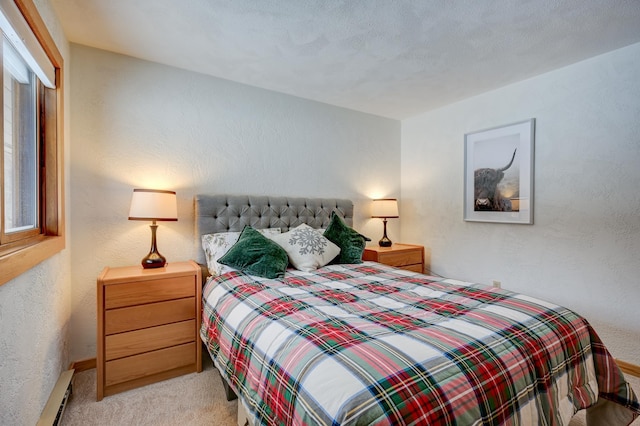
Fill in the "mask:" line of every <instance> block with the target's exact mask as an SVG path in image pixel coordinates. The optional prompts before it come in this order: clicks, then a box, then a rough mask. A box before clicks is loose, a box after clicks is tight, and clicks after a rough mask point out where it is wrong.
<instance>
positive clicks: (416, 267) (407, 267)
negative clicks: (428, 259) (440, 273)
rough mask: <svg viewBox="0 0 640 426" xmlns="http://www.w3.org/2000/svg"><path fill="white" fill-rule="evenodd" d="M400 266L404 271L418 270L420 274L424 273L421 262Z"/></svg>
mask: <svg viewBox="0 0 640 426" xmlns="http://www.w3.org/2000/svg"><path fill="white" fill-rule="evenodd" d="M401 268H402V269H404V270H406V271H412V272H420V273H421V274H424V270H423V269H424V267H423V266H422V263H418V264H415V265H403V266H401Z"/></svg>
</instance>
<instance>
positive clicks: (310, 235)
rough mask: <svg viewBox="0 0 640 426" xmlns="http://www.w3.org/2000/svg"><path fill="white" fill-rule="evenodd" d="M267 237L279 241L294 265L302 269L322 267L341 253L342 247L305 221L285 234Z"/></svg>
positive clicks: (308, 269) (311, 269) (309, 269)
mask: <svg viewBox="0 0 640 426" xmlns="http://www.w3.org/2000/svg"><path fill="white" fill-rule="evenodd" d="M266 237H267V238H270V239H272V240H273V241H275V242H276V243H278V245H280V246H281V247H282V248H283V249H284V250H285V251H286V252H287V254H288V255H289V262H291V264H292V265H293V267H294V268H296V269H299V270H301V271H307V272H309V271H313V270H315V269H318V268H321V267H323V266H324V265H326V264H327V263H329V262H331V261H332V260H333V259H335V257H336V256H337V255H338V254H340V247H338V246H337V245H335V244H333V243H332V242H331V241H329V240H328V239H326V238H325V237H324V236H323V235H322V234H320V233H319V232H317V231H316V230H315V229H313V228H312V227H310V226H309V225H307V224H304V223H303V224H302V225H300V226H298V227H296V228H294V229H292V230H290V231H289V232H285V233H284V234H277V235H267V236H266Z"/></svg>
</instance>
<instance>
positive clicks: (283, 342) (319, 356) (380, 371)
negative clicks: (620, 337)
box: [201, 262, 640, 425]
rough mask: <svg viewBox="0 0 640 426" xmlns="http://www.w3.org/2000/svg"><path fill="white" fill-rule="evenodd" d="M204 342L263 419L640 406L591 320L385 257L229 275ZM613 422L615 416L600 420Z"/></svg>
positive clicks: (214, 290)
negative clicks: (275, 275) (278, 273)
mask: <svg viewBox="0 0 640 426" xmlns="http://www.w3.org/2000/svg"><path fill="white" fill-rule="evenodd" d="M203 297H204V299H205V303H204V312H203V323H202V329H201V337H202V339H203V341H205V343H206V345H207V347H208V350H209V353H210V354H211V357H212V358H213V360H214V362H215V364H216V366H217V367H218V369H219V370H220V371H221V373H222V375H223V376H224V378H225V379H226V380H227V381H228V382H229V384H230V385H231V387H232V388H233V389H234V390H235V391H236V393H238V394H239V395H240V396H241V400H242V401H243V403H244V405H245V408H246V409H247V410H248V411H249V413H250V415H251V416H253V420H254V421H255V423H256V424H269V425H276V424H286V425H304V424H309V425H316V424H321V425H368V424H376V425H402V424H423V425H480V424H483V425H502V424H506V425H538V424H539V425H563V424H567V423H568V422H569V420H570V418H571V417H572V415H573V414H574V413H575V412H576V411H577V410H579V409H581V408H586V407H589V406H592V405H594V404H596V402H599V404H598V405H597V407H599V410H595V411H597V413H594V417H593V418H594V419H596V421H597V420H598V418H597V417H596V416H598V415H600V416H602V417H600V419H607V420H606V421H607V422H609V421H612V419H614V421H615V423H606V424H628V423H630V422H631V421H632V420H633V419H634V418H635V417H637V416H638V414H640V405H638V402H637V400H636V397H635V396H634V394H633V391H632V390H631V388H630V387H629V385H628V384H627V383H626V382H625V380H624V378H623V376H622V374H621V372H620V370H619V369H618V367H617V366H616V364H615V362H614V361H613V358H612V357H611V355H610V354H609V353H608V351H607V350H606V348H605V347H604V346H603V345H602V343H601V341H600V339H599V338H598V336H597V335H596V334H595V332H594V331H593V330H592V329H591V327H590V325H589V324H588V323H587V321H586V320H585V319H583V318H581V317H580V316H578V315H576V314H575V313H573V312H571V311H570V310H568V309H566V308H563V307H560V306H556V305H553V304H550V303H547V302H544V301H541V300H537V299H534V298H531V297H527V296H524V295H521V294H516V293H512V292H509V291H506V290H501V289H495V288H490V287H484V286H478V285H471V284H470V283H462V282H458V281H453V280H446V279H441V278H434V277H427V276H425V275H420V274H416V273H413V272H408V271H403V270H398V269H394V268H390V267H386V266H384V265H380V264H377V263H371V262H365V263H364V264H361V265H332V266H328V267H325V268H322V269H319V270H318V271H316V272H315V273H308V272H300V271H295V270H288V271H287V274H286V277H285V278H284V279H281V280H266V279H260V278H256V277H252V276H248V275H245V274H243V273H240V272H230V273H227V274H224V275H222V276H220V277H217V278H215V279H213V280H212V281H210V282H209V283H208V284H207V286H206V287H205V290H204V296H203ZM603 421H604V420H603Z"/></svg>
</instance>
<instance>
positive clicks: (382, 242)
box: [378, 235, 393, 247]
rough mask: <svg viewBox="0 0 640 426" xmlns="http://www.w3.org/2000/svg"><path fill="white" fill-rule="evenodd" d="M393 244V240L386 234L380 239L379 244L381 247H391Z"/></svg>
mask: <svg viewBox="0 0 640 426" xmlns="http://www.w3.org/2000/svg"><path fill="white" fill-rule="evenodd" d="M391 244H393V242H392V241H391V240H390V239H388V238H387V236H386V235H385V236H384V237H382V238H381V239H380V241H378V245H379V246H380V247H391Z"/></svg>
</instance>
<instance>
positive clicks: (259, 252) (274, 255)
mask: <svg viewBox="0 0 640 426" xmlns="http://www.w3.org/2000/svg"><path fill="white" fill-rule="evenodd" d="M218 262H219V263H222V264H223V265H227V266H231V267H232V268H235V269H239V270H241V271H242V272H246V273H247V274H250V275H257V276H259V277H264V278H271V279H272V278H282V277H284V271H286V270H287V266H288V265H289V258H288V257H287V253H286V252H285V251H284V249H283V248H282V247H280V246H279V245H278V244H276V243H275V242H273V241H271V240H270V239H268V238H267V237H265V236H264V235H262V234H261V233H260V232H258V231H257V230H255V229H253V228H252V227H250V226H245V227H244V229H243V230H242V233H241V234H240V238H238V242H236V243H235V244H234V245H233V247H231V248H230V249H229V251H228V252H226V253H225V255H224V256H222V257H221V258H220V259H218Z"/></svg>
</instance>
